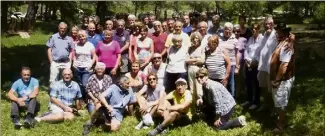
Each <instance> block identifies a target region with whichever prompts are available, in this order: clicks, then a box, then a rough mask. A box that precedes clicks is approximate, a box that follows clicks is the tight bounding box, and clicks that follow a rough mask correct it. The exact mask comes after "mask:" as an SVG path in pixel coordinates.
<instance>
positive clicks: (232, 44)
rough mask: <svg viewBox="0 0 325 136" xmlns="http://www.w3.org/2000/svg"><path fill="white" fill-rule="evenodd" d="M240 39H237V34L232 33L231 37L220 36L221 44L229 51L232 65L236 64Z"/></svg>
mask: <svg viewBox="0 0 325 136" xmlns="http://www.w3.org/2000/svg"><path fill="white" fill-rule="evenodd" d="M237 43H238V40H237V39H236V37H235V35H234V34H232V35H231V36H230V38H228V39H227V40H226V39H225V38H224V37H220V38H219V46H220V47H221V48H223V49H225V51H228V54H229V57H230V61H231V65H236V45H237Z"/></svg>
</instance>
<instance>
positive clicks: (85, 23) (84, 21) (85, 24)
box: [79, 16, 89, 30]
mask: <svg viewBox="0 0 325 136" xmlns="http://www.w3.org/2000/svg"><path fill="white" fill-rule="evenodd" d="M88 24H89V17H88V16H84V17H83V18H82V24H81V26H80V27H79V28H81V29H82V30H87V28H88Z"/></svg>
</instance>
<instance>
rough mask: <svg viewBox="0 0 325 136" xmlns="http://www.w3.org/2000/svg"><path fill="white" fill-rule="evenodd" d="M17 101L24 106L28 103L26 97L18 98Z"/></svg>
mask: <svg viewBox="0 0 325 136" xmlns="http://www.w3.org/2000/svg"><path fill="white" fill-rule="evenodd" d="M17 103H18V105H19V106H20V107H24V106H25V105H26V104H25V100H24V98H18V100H17Z"/></svg>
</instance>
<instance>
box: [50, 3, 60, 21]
mask: <svg viewBox="0 0 325 136" xmlns="http://www.w3.org/2000/svg"><path fill="white" fill-rule="evenodd" d="M57 10H58V8H57V7H55V6H53V7H52V15H51V20H56V19H57V18H58V17H57V16H56V11H57Z"/></svg>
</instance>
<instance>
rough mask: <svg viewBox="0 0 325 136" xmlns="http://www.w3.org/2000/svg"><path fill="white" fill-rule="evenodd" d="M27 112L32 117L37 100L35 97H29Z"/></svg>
mask: <svg viewBox="0 0 325 136" xmlns="http://www.w3.org/2000/svg"><path fill="white" fill-rule="evenodd" d="M27 107H28V113H29V114H31V115H32V117H34V115H35V113H36V111H37V110H36V107H37V100H36V98H32V99H30V101H29V103H28V106H27Z"/></svg>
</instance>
